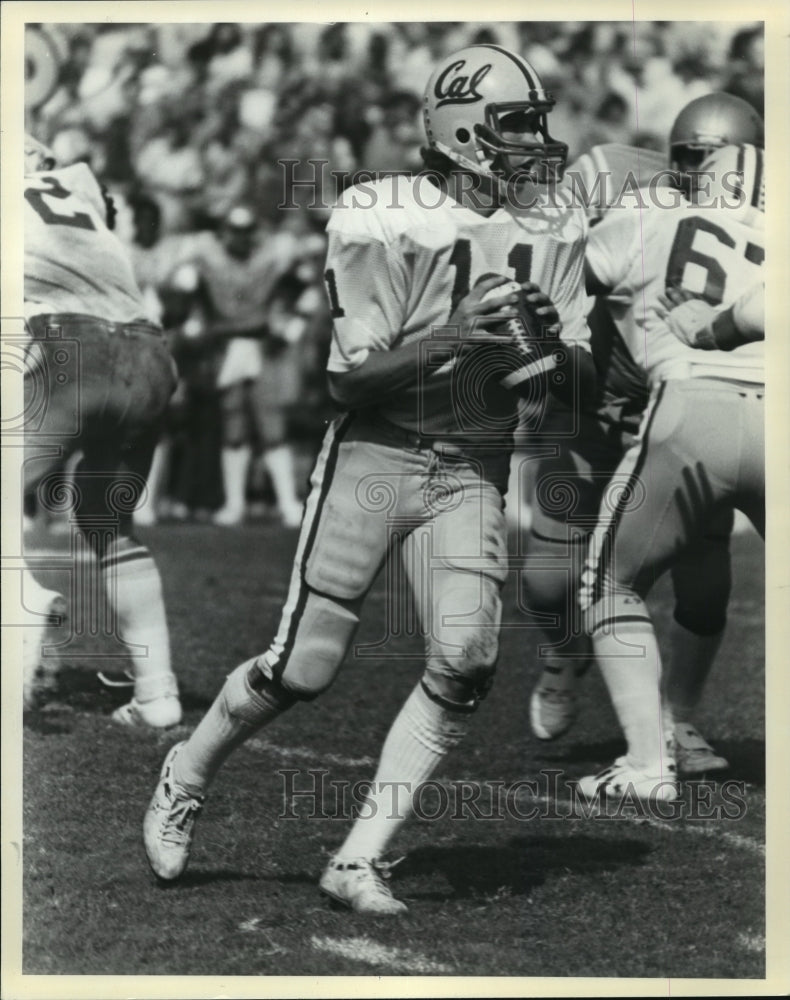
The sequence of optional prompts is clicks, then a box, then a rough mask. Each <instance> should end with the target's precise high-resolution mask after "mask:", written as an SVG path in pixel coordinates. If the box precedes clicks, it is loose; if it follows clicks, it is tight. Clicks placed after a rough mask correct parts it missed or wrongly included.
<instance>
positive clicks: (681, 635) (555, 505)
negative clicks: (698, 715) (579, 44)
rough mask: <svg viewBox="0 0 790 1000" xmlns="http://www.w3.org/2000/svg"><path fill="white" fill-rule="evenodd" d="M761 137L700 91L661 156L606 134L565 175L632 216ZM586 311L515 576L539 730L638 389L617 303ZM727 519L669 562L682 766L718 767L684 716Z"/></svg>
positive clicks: (718, 592)
mask: <svg viewBox="0 0 790 1000" xmlns="http://www.w3.org/2000/svg"><path fill="white" fill-rule="evenodd" d="M762 141H763V125H762V121H761V120H760V118H759V115H757V113H756V112H755V111H754V109H753V108H751V106H750V105H748V104H747V103H746V102H745V101H742V100H740V98H737V97H733V96H731V95H729V94H723V93H714V94H708V95H706V96H704V97H701V98H698V99H696V100H694V101H691V102H690V103H689V104H688V105H687V106H686V107H685V108H684V109H683V110H682V111H681V112H680V114H679V115H678V117H677V119H676V120H675V122H674V124H673V126H672V129H671V132H670V137H669V146H670V153H669V166H668V167H667V163H666V161H665V160H664V159H663V157H662V156H661V154H658V153H656V152H654V151H652V150H642V149H636V148H635V147H630V146H623V145H620V144H608V145H603V146H597V147H594V148H593V149H592V150H590V152H589V153H586V154H584V155H583V156H582V157H580V159H579V160H578V161H577V162H576V163H575V164H574V165H573V166H572V167H571V168H569V171H568V174H569V179H570V180H571V181H572V182H573V183H574V184H575V185H576V190H577V193H578V195H579V196H580V197H582V198H583V199H584V200H585V202H586V203H588V204H589V209H588V214H589V215H590V219H591V224H592V225H593V226H595V225H596V223H598V222H600V221H601V219H603V218H606V217H607V216H608V215H610V214H612V213H614V214H621V215H623V214H624V215H631V216H634V215H637V218H636V219H635V222H638V209H637V208H636V207H633V206H634V198H635V197H637V198H639V199H640V200H644V201H648V200H653V201H656V202H657V203H659V204H661V205H667V206H671V205H672V204H673V195H674V202H675V203H676V202H677V200H678V198H679V197H680V195H679V194H678V192H684V193H685V194H688V193H689V190H690V184H691V178H692V172H693V171H694V170H696V169H698V168H699V165H700V163H701V161H702V158H703V157H704V156H705V155H706V154H708V153H709V152H711V151H712V150H713V149H715V148H718V147H721V146H723V145H726V144H727V143H728V142H750V143H754V144H756V145H762ZM673 188H674V189H675V190H673ZM637 192H639V193H638V194H637ZM591 196H592V197H591ZM636 204H639V202H637V203H636ZM612 206H614V207H612ZM613 317H615V318H613ZM588 320H589V324H590V329H591V346H592V351H593V357H594V359H595V362H596V368H597V369H598V374H599V397H598V400H597V401H596V405H595V408H594V409H593V410H591V411H586V412H580V413H577V414H571V413H570V412H568V411H567V410H565V409H563V408H562V407H559V406H557V405H556V404H555V405H553V406H552V407H551V409H550V412H549V421H550V423H549V424H548V425H547V426H548V427H549V428H551V427H553V428H554V429H555V430H556V431H557V433H558V440H557V446H556V451H557V454H555V455H553V456H548V457H546V458H544V459H542V460H541V461H540V463H539V467H538V473H537V475H536V477H535V484H534V487H535V488H534V495H533V501H532V516H533V524H532V531H531V537H530V541H529V552H530V554H531V555H533V556H535V557H536V558H534V559H532V560H531V562H530V563H529V564H528V567H527V569H526V571H525V574H524V579H525V583H526V585H527V588H528V592H529V599H530V607H531V609H533V610H537V611H541V612H543V613H548V614H551V615H554V616H556V626H554V627H551V628H547V629H546V634H547V638H548V639H549V640H550V645H548V646H547V647H544V648H543V649H542V651H541V652H542V658H543V661H544V667H543V672H542V674H541V677H540V679H539V680H538V683H537V684H536V686H535V689H534V691H533V694H532V697H531V700H530V721H531V725H532V729H533V732H534V733H535V735H536V736H538V737H539V738H541V739H554V738H556V737H558V736H560V735H561V734H562V733H564V732H565V731H566V730H567V729H568V728H569V727H570V725H571V724H572V723H573V721H574V719H575V717H576V714H577V711H578V685H579V679H580V677H581V676H583V674H584V673H585V672H586V670H587V668H588V666H589V664H590V662H591V660H590V657H591V649H590V643H589V639H588V637H587V636H586V635H585V634H584V632H583V629H582V627H581V623H580V621H579V615H578V610H577V602H576V586H577V583H578V579H579V576H580V574H581V569H582V565H583V560H584V557H585V552H586V546H587V542H588V540H589V535H590V532H591V530H592V529H593V527H594V526H595V523H596V521H597V517H598V508H599V506H600V503H601V500H602V498H604V497H608V496H609V495H610V494H611V493H612V491H615V492H616V491H617V489H618V488H619V484H618V482H617V481H615V480H613V479H612V476H613V474H614V471H615V469H616V467H617V465H618V464H619V462H620V459H621V458H622V456H623V454H624V453H625V451H626V450H627V449H628V447H629V446H630V445H631V444H632V442H633V439H634V436H635V434H636V432H637V430H638V427H639V422H640V419H641V415H642V412H643V410H644V408H645V406H646V404H647V401H648V398H649V388H648V382H647V377H646V374H645V365H644V358H643V357H642V356H641V355H643V354H644V351H636V352H634V351H633V350H631V349H629V347H628V346H627V342H628V340H629V337H628V334H627V332H623V331H622V330H621V329H618V327H622V307H621V304H620V303H619V302H613V303H610V302H608V301H607V300H606V299H598V300H597V301H596V304H595V306H594V308H593V310H592V312H591V314H590V316H589V317H588ZM621 334H623V335H621ZM731 526H732V513H731V511H724V512H722V514H720V515H719V517H718V518H716V519H715V520H714V522H713V523H711V524H710V525H707V526H706V530H705V531H704V532H703V533H702V534H701V535H700V537H698V538H697V539H696V540H695V541H694V543H693V544H692V545H691V546H690V547H689V549H688V550H687V551H686V552H685V553H683V554H682V555H681V556H680V557H679V558H678V560H677V561H676V563H675V564H674V565H673V567H672V579H673V585H674V590H675V598H676V604H675V612H674V616H673V620H672V622H671V624H670V628H669V632H668V636H667V645H668V648H669V649H670V656H669V669H668V671H667V687H668V694H669V696H670V699H671V700H672V701H673V703H674V704H673V708H674V709H675V715H676V720H677V724H676V734H675V735H676V740H677V744H678V761H677V763H678V768H679V770H680V772H681V773H683V774H686V775H691V774H697V773H703V772H710V771H713V770H719V769H722V768H726V767H727V761H726V760H725V759H724V758H723V757H721V756H720V755H718V754H717V753H716V752H715V751H714V750H713V749H712V748H711V746H710V745H709V744H708V743H707V741H706V740H705V739H704V738H703V737H702V735H701V734H700V733H699V731H698V730H697V729H696V727H695V726H694V725H693V724H692V723H691V722H690V721H689V719H690V716H691V715H692V713H693V711H694V709H695V708H696V705H697V703H698V701H699V698H700V696H701V693H702V689H703V685H704V682H705V679H706V677H707V675H708V673H709V671H710V668H711V666H712V663H713V660H714V657H715V654H716V651H717V649H718V648H719V645H720V643H721V638H722V636H723V630H724V625H725V622H726V609H727V601H728V599H729V590H730V563H729V549H728V545H729V534H730V530H731Z"/></svg>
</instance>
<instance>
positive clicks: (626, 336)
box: [587, 202, 765, 382]
mask: <svg viewBox="0 0 790 1000" xmlns="http://www.w3.org/2000/svg"><path fill="white" fill-rule="evenodd" d="M764 256H765V251H764V234H763V231H762V229H758V228H755V227H753V226H750V225H746V224H745V223H744V222H742V221H739V219H738V218H737V216H736V213H735V212H734V211H733V210H732V209H731V208H727V207H718V206H717V207H700V206H694V205H690V204H688V203H687V202H684V203H683V205H681V206H680V207H678V208H673V209H663V208H661V207H660V206H656V205H650V207H649V208H645V209H644V210H642V211H633V210H623V211H622V212H617V211H611V212H609V213H608V214H607V217H606V218H605V219H604V220H603V222H601V223H600V224H599V225H597V226H596V227H595V228H594V229H593V230H592V232H591V235H590V242H589V245H588V247H587V262H588V266H589V268H590V270H591V271H592V273H593V274H594V276H595V277H596V278H597V279H598V281H599V282H600V283H601V284H602V285H604V286H605V287H607V288H610V289H611V290H612V291H611V294H610V295H609V296H608V297H607V304H608V305H609V309H610V312H611V315H612V318H613V320H614V322H615V324H616V326H617V328H618V331H619V332H620V335H621V337H622V339H623V341H624V342H625V344H626V345H627V347H628V349H629V351H630V352H631V354H632V355H633V357H634V360H635V361H637V363H638V364H640V365H641V366H642V367H643V368H644V369H645V370H646V371H647V373H648V376H649V378H650V380H651V382H656V381H659V380H662V379H668V378H696V377H702V376H716V375H718V376H720V377H724V378H737V379H743V380H746V381H751V382H762V381H763V380H764V378H765V375H764V367H765V366H764V356H765V349H764V344H763V343H762V342H759V343H752V344H745V345H744V346H742V347H739V348H737V349H736V350H734V351H699V350H695V349H694V348H691V347H687V346H686V345H685V344H683V343H681V342H680V341H679V340H678V339H677V338H676V337H675V336H674V335H673V334H672V333H671V332H670V330H669V329H668V327H667V325H666V323H665V322H664V321H663V320H662V319H661V318H660V316H659V315H658V313H657V311H656V306H657V305H658V304H659V303H658V299H659V296H660V295H661V294H662V293H663V292H664V290H665V288H666V287H667V286H669V285H673V286H676V287H680V288H683V289H685V290H687V291H689V292H693V293H695V294H697V295H699V296H700V297H702V298H703V299H704V300H705V301H706V302H708V303H709V304H711V305H713V306H728V305H731V304H732V303H733V302H734V301H735V300H736V299H737V298H738V297H739V296H740V295H741V294H742V293H744V292H745V291H747V290H748V289H749V288H751V287H752V286H753V285H754V284H756V283H758V282H760V281H761V280H762V263H763V259H764Z"/></svg>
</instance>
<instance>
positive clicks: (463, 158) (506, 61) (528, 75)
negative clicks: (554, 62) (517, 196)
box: [423, 45, 568, 184]
mask: <svg viewBox="0 0 790 1000" xmlns="http://www.w3.org/2000/svg"><path fill="white" fill-rule="evenodd" d="M554 104H555V100H554V98H553V97H552V96H551V94H548V93H547V92H546V91H545V90H544V89H543V84H542V83H541V81H540V77H539V76H538V74H537V73H536V72H535V70H534V69H533V68H532V67H531V66H530V64H529V63H528V62H527V61H526V59H522V58H521V56H518V55H515V54H514V53H512V52H508V50H507V49H503V48H501V47H500V46H499V45H470V46H469V47H468V48H465V49H460V50H459V51H458V52H455V53H453V54H452V55H449V56H447V57H446V58H445V59H443V60H442V62H440V63H439V65H438V66H437V67H436V69H435V70H434V72H433V74H432V75H431V78H430V80H429V81H428V86H427V87H426V90H425V97H424V101H423V115H424V119H425V132H426V135H427V138H428V145H429V147H430V148H431V149H434V150H437V151H438V152H440V153H443V154H444V155H445V156H447V157H449V158H450V159H451V160H452V161H453V162H454V163H456V164H458V166H459V167H462V168H463V169H464V170H470V171H472V172H474V173H476V174H481V175H483V176H487V177H493V178H494V179H495V180H497V181H510V180H513V179H515V178H517V177H518V178H523V179H529V180H531V181H533V182H535V183H541V184H545V183H548V182H549V181H553V180H561V179H562V175H563V172H564V170H565V164H566V161H567V157H568V146H567V145H566V143H564V142H557V141H556V140H555V139H553V138H552V137H551V135H549V130H548V125H547V121H546V116H547V115H548V113H549V111H551V109H552V108H553V107H554ZM503 133H510V134H511V135H518V138H505V135H504V134H503Z"/></svg>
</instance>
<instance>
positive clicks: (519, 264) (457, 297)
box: [450, 240, 532, 316]
mask: <svg viewBox="0 0 790 1000" xmlns="http://www.w3.org/2000/svg"><path fill="white" fill-rule="evenodd" d="M507 262H508V265H509V266H510V267H512V268H513V270H514V271H515V274H516V281H517V282H518V283H519V284H523V283H524V282H525V281H529V278H530V273H531V271H532V246H531V244H529V243H516V245H515V246H514V247H512V248H511V250H510V253H509V254H508V255H507ZM450 263H451V264H452V265H453V267H454V268H455V281H454V282H453V290H452V293H451V296H450V315H451V316H452V314H453V313H454V312H455V310H456V308H457V307H458V303H459V302H460V301H461V299H463V298H465V297H466V296H467V295H468V294H469V279H470V276H471V273H472V244H471V243H470V241H469V240H458V241H457V242H456V243H455V246H454V247H453V250H452V253H451V254H450Z"/></svg>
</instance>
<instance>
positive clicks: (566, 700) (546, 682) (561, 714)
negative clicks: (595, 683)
mask: <svg viewBox="0 0 790 1000" xmlns="http://www.w3.org/2000/svg"><path fill="white" fill-rule="evenodd" d="M578 683H579V678H578V676H577V673H576V668H575V667H574V666H573V665H572V664H568V665H567V666H564V667H553V666H552V667H544V668H543V673H542V674H541V676H540V680H539V681H538V683H537V684H536V685H535V687H534V689H533V691H532V696H531V697H530V700H529V721H530V725H531V726H532V732H533V733H534V735H535V736H537V738H538V739H539V740H556V739H557V737H558V736H562V734H563V733H565V732H567V731H568V730H569V729H570V727H571V726H572V725H573V723H574V722H575V721H576V716H577V715H578V713H579V699H578V697H577V694H576V688H577V686H578Z"/></svg>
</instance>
